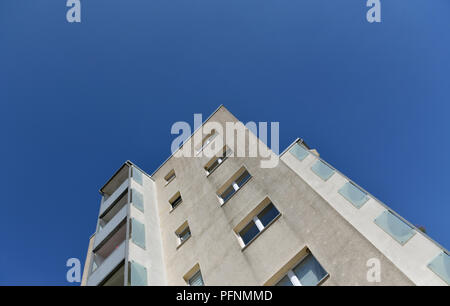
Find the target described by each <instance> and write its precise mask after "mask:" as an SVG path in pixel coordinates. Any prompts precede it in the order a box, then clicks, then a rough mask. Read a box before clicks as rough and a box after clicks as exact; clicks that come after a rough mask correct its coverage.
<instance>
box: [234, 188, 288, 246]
mask: <svg viewBox="0 0 450 306" xmlns="http://www.w3.org/2000/svg"><path fill="white" fill-rule="evenodd" d="M269 206H272V207H273V208H274V209H275V210H276V211H277V212H278V213H277V214H276V215H275V216H274V217H273V218H272V219H271V220H270V221H269V222H267V224H266V225H264V224H263V223H262V222H261V219H260V217H259V215H260V214H261V213H262V212H263V211H264V210H265V209H266V208H268V207H269ZM280 217H281V212H280V211H279V210H278V208H277V207H276V206H275V204H274V203H273V201H272V200H270V199H269V198H268V197H266V198H264V200H262V201H261V202H260V204H258V206H257V207H256V208H255V209H253V211H251V212H250V213H249V214H248V215H247V217H246V218H244V219H243V220H242V221H241V222H240V223H239V224H238V225H237V226H236V227H235V228H234V233H235V235H236V237H237V239H238V242H239V245H240V246H241V250H242V251H244V250H245V249H246V248H247V247H248V246H249V245H250V244H251V243H252V242H253V241H255V240H256V239H257V238H258V237H259V236H260V235H261V234H262V233H264V232H265V231H266V230H267V229H268V228H269V227H270V226H271V225H272V224H273V223H275V222H276V221H277V220H278V219H279V218H280ZM252 223H253V224H254V225H255V226H256V228H257V229H258V233H256V234H255V235H254V236H253V237H252V238H251V239H250V240H248V241H247V243H245V241H244V239H243V237H242V234H241V233H242V232H243V231H244V230H245V229H246V228H247V227H248V226H249V225H250V224H252Z"/></svg>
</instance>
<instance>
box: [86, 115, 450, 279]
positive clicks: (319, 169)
mask: <svg viewBox="0 0 450 306" xmlns="http://www.w3.org/2000/svg"><path fill="white" fill-rule="evenodd" d="M208 122H215V123H218V124H219V125H222V126H225V124H226V123H227V122H233V123H236V124H237V125H242V123H239V121H238V119H237V118H235V117H234V116H233V115H232V114H231V113H230V112H229V111H228V110H227V109H226V108H225V107H223V106H221V107H219V108H218V109H217V110H216V111H215V112H214V113H213V114H212V115H211V116H210V117H209V118H208V119H207V120H206V121H205V122H204V124H206V123H208ZM242 126H243V125H242ZM223 130H225V128H224V129H223ZM245 137H246V141H247V142H246V143H253V144H255V143H257V144H261V141H260V140H259V139H258V138H257V137H256V136H255V135H254V134H253V133H252V132H250V131H249V130H248V129H245ZM218 139H221V140H222V142H218ZM198 140H200V141H198ZM196 141H197V143H196ZM216 142H218V143H220V145H215V143H216ZM237 143H238V142H237V141H232V143H230V142H227V139H225V137H224V135H221V134H220V133H219V132H217V131H207V132H206V133H205V131H204V130H202V129H199V130H197V131H195V132H194V133H193V135H192V136H191V137H190V138H189V139H188V140H187V141H186V142H185V143H184V144H183V146H182V148H180V150H179V151H181V150H182V149H185V148H189V150H192V157H183V156H177V154H176V153H175V154H174V155H172V156H170V157H169V158H168V159H167V160H166V161H165V162H164V163H163V164H162V165H161V166H160V167H159V168H158V169H157V170H156V171H155V172H154V173H153V174H151V175H149V174H147V173H145V172H144V171H143V170H141V169H140V168H139V167H138V166H136V165H135V164H133V163H132V162H129V161H127V162H125V163H124V164H123V165H122V166H121V167H120V168H119V170H117V171H116V173H115V174H114V175H113V176H112V177H111V178H110V179H109V180H108V181H107V182H106V184H105V185H104V186H103V187H102V188H101V189H100V193H101V203H100V209H99V215H98V221H97V229H96V232H95V233H94V235H92V237H91V238H90V241H89V247H88V253H87V258H86V263H85V267H84V273H83V280H82V285H88V286H108V285H116V286H123V285H133V286H136V285H137V286H139V285H144V286H146V285H150V286H151V285H242V286H247V285H268V286H271V285H283V286H302V285H303V286H305V285H309V286H317V285H321V286H332V285H443V286H445V285H449V284H450V258H449V253H448V251H447V250H445V249H444V248H443V247H442V246H440V245H439V244H437V243H436V242H434V241H433V240H432V239H430V238H429V237H428V236H427V235H426V234H424V233H423V232H421V231H420V230H418V229H417V228H416V227H414V226H413V225H412V224H410V223H409V222H407V221H406V220H404V219H403V218H401V217H400V216H399V215H398V214H396V213H395V212H394V211H393V210H391V209H390V208H389V207H388V206H386V205H385V204H383V203H382V202H380V201H379V200H377V199H376V198H375V197H374V196H372V195H371V194H369V193H368V192H367V191H366V190H364V189H363V188H362V187H360V186H358V185H357V184H356V183H355V182H354V181H352V180H350V179H349V178H348V177H346V176H345V175H344V174H342V173H341V172H339V171H338V170H336V169H335V168H333V167H332V166H331V165H330V164H328V163H327V162H326V161H324V160H323V159H321V158H320V156H319V154H318V153H317V151H316V150H311V149H310V148H309V147H308V146H307V145H306V144H305V143H304V142H303V141H302V140H300V139H297V140H295V141H294V142H293V143H292V144H291V145H290V146H289V147H288V148H286V150H284V152H282V153H281V154H279V156H278V157H279V162H278V164H277V165H276V166H275V167H273V168H264V167H261V160H263V159H264V158H266V157H262V156H259V155H258V156H256V157H245V156H244V157H237V156H236V155H237V154H234V153H235V152H237V151H238V150H239V148H238V147H237V146H238V144H237ZM261 145H262V146H265V145H264V144H261ZM206 149H208V150H213V151H214V152H215V154H214V155H213V156H205V155H203V154H200V153H201V152H202V151H203V150H206ZM245 152H246V153H248V154H247V155H246V156H250V155H251V154H249V148H248V147H246V148H245ZM271 154H272V155H274V154H275V153H273V152H271ZM377 271H379V273H377Z"/></svg>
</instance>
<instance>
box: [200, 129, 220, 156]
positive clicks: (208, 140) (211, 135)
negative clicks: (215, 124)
mask: <svg viewBox="0 0 450 306" xmlns="http://www.w3.org/2000/svg"><path fill="white" fill-rule="evenodd" d="M217 135H219V134H218V133H217V131H216V130H212V131H211V133H209V134H208V135H206V136H205V137H203V139H202V142H201V143H200V144H199V145H198V146H197V148H196V150H195V151H196V154H198V153H200V152H201V151H203V149H204V148H205V147H206V146H207V145H209V144H210V143H211V142H212V141H213V140H214V138H216V136H217Z"/></svg>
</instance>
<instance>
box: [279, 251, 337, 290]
mask: <svg viewBox="0 0 450 306" xmlns="http://www.w3.org/2000/svg"><path fill="white" fill-rule="evenodd" d="M327 275H328V273H327V272H326V271H325V270H324V268H323V267H322V266H321V265H320V263H319V262H318V261H317V260H316V258H315V257H314V256H313V255H312V254H311V253H309V254H308V255H306V257H305V258H303V259H302V260H301V261H300V263H298V264H297V265H296V266H295V267H294V268H293V269H290V270H289V271H288V272H287V274H286V275H285V276H284V277H283V278H282V279H281V280H280V281H279V282H278V283H277V284H276V286H317V285H318V284H319V283H320V282H321V281H322V280H323V279H324V278H325V277H326V276H327Z"/></svg>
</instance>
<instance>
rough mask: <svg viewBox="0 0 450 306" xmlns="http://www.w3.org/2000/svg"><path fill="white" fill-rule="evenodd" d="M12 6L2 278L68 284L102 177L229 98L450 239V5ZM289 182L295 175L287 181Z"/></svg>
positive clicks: (330, 1)
mask: <svg viewBox="0 0 450 306" xmlns="http://www.w3.org/2000/svg"><path fill="white" fill-rule="evenodd" d="M81 2H82V23H81V24H69V23H67V22H66V19H65V14H66V10H67V9H66V7H65V1H62V0H61V1H54V0H3V1H1V2H0V109H1V118H2V119H1V120H0V137H1V140H2V142H1V143H2V145H1V150H0V157H1V160H2V161H3V165H2V168H3V171H2V173H3V175H2V176H0V186H1V191H2V204H1V207H2V213H1V215H2V217H3V218H2V219H3V221H2V222H1V223H0V231H1V232H2V233H4V234H3V247H2V252H0V264H1V268H0V284H29V285H66V284H67V282H66V280H65V273H66V267H65V263H66V260H67V259H68V258H70V257H77V258H80V259H81V260H82V261H84V258H85V254H86V250H87V243H88V238H89V237H90V235H91V234H92V233H93V231H94V230H95V223H96V220H95V219H96V215H97V213H98V208H99V203H100V196H99V193H98V189H99V188H100V187H101V185H102V184H103V183H104V182H105V181H106V180H107V179H108V178H109V177H110V175H111V174H112V173H113V172H114V171H115V170H116V169H117V168H118V167H119V166H120V165H121V164H122V163H123V162H124V161H125V160H128V159H129V160H132V161H133V162H135V163H136V164H137V165H139V166H140V167H141V168H142V169H144V170H146V171H147V172H149V173H152V172H153V171H154V170H155V169H156V168H157V167H158V166H159V165H160V164H161V163H162V162H163V161H164V160H165V159H166V158H167V157H168V156H169V155H170V144H171V141H172V140H173V139H174V136H172V135H170V128H171V125H172V124H173V123H174V122H175V121H179V120H183V121H188V122H192V120H193V113H203V115H204V117H207V116H208V115H210V114H211V112H213V111H214V110H215V109H216V108H217V107H218V106H219V105H220V104H224V105H225V106H226V107H227V108H228V109H229V110H230V111H232V112H233V113H234V114H235V115H236V116H237V117H238V118H239V119H240V120H242V121H244V122H247V121H268V122H271V121H279V122H280V133H281V135H280V143H281V150H283V149H284V148H285V147H286V146H288V145H289V144H290V143H291V142H292V141H293V140H294V139H295V138H296V137H301V138H304V139H305V140H306V141H307V143H308V144H309V145H310V146H311V147H314V148H317V149H318V151H319V152H320V153H321V156H322V157H323V158H325V160H327V161H328V162H330V163H331V164H332V165H333V166H335V167H336V168H338V169H339V170H341V171H342V172H343V173H345V174H346V175H347V176H349V177H350V178H352V179H353V180H355V181H356V182H357V183H359V184H360V185H361V186H363V187H364V188H366V189H367V190H369V191H370V192H371V193H372V194H374V195H375V196H376V197H378V198H379V199H380V200H382V201H383V202H385V203H386V204H387V205H389V206H390V207H392V208H393V209H394V210H396V211H397V212H399V213H400V214H401V215H402V216H404V217H405V218H406V219H407V220H409V221H410V222H411V223H413V224H417V225H423V226H425V227H426V229H427V231H428V234H429V235H430V236H431V237H433V238H434V239H435V240H436V241H438V242H439V243H441V244H442V245H443V246H444V247H446V248H450V235H449V216H450V205H449V199H448V197H447V194H448V188H449V184H450V179H449V175H448V173H449V172H450V159H449V158H448V156H450V137H449V136H450V135H449V134H450V120H448V114H449V112H450V103H449V96H450V76H449V75H450V57H449V54H450V35H448V33H447V32H448V29H449V28H450V19H449V18H448V12H449V11H450V2H449V1H448V0H433V1H423V0H408V1H406V0H389V1H386V0H382V1H381V3H382V23H381V24H369V23H368V22H367V21H366V19H365V14H366V11H367V8H366V7H365V1H363V0H360V1H354V0H340V1H335V0H305V1H298V0H297V1H294V0H279V1H275V0H227V1H224V0H152V1H144V0H95V1H89V0H81ZM280 183H282V182H280Z"/></svg>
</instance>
